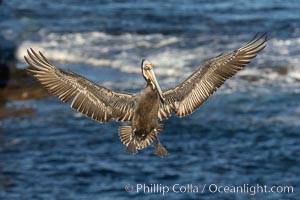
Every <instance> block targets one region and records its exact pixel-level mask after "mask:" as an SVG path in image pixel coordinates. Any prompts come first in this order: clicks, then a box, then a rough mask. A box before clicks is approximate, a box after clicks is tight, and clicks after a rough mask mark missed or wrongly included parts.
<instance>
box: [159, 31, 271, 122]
mask: <svg viewBox="0 0 300 200" xmlns="http://www.w3.org/2000/svg"><path fill="white" fill-rule="evenodd" d="M266 41H267V38H266V36H265V34H263V35H260V36H259V35H256V36H255V37H254V38H253V39H252V40H250V41H249V42H248V43H247V44H245V45H244V46H243V47H241V48H239V49H236V50H235V51H233V52H231V53H228V54H225V55H220V56H218V57H216V58H213V59H211V60H208V61H206V62H205V63H204V64H203V65H201V66H200V67H199V68H198V69H197V70H196V71H195V72H194V73H193V74H192V75H191V76H189V77H188V78H187V79H186V80H184V81H183V82H182V83H181V84H179V85H177V86H176V87H174V88H172V89H169V90H166V91H164V93H163V96H164V97H165V103H164V104H161V105H160V109H159V111H158V117H159V119H160V120H162V119H166V118H168V117H169V116H171V114H172V113H173V112H174V113H175V114H176V116H178V117H183V116H185V115H188V114H191V113H192V112H194V111H195V110H196V109H197V108H198V107H199V106H200V105H201V104H202V103H203V102H205V101H206V100H207V99H208V97H209V96H210V95H212V94H213V93H214V92H215V91H216V90H217V89H218V88H219V87H220V86H221V85H222V84H223V83H224V82H225V80H226V79H228V78H230V77H231V76H233V75H234V74H235V73H236V72H237V71H239V70H241V69H242V68H243V67H245V66H246V65H247V64H248V63H250V61H251V59H253V58H255V57H256V55H257V54H258V52H260V51H261V50H263V49H264V47H265V43H266Z"/></svg>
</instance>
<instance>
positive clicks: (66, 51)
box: [17, 31, 300, 88]
mask: <svg viewBox="0 0 300 200" xmlns="http://www.w3.org/2000/svg"><path fill="white" fill-rule="evenodd" d="M39 35H40V38H41V39H40V40H39V41H24V42H23V43H21V44H20V46H19V47H18V49H17V57H18V59H20V60H23V56H24V55H25V54H26V49H28V48H33V49H35V50H38V51H41V52H43V53H44V54H45V55H46V56H47V57H48V58H49V59H50V60H54V61H60V62H68V63H83V64H86V65H92V66H97V67H112V68H115V69H118V70H120V71H121V72H124V73H140V62H141V60H142V58H147V59H149V60H150V61H151V62H153V63H154V66H155V72H156V74H157V75H158V76H161V77H163V82H164V83H165V84H166V85H171V84H172V83H174V82H180V81H182V80H183V78H182V77H187V76H189V75H190V74H191V73H193V71H194V70H195V69H196V68H197V66H198V65H199V64H201V63H203V61H204V60H207V59H209V58H213V57H215V56H217V55H218V54H219V53H221V52H220V49H221V48H222V47H224V49H225V52H226V51H230V50H232V49H234V48H237V47H239V46H240V45H241V44H243V42H242V41H246V39H245V38H246V37H248V36H243V37H241V36H240V37H236V38H235V39H236V40H237V41H235V42H234V43H230V38H229V37H225V36H224V37H223V38H211V37H209V36H208V37H203V36H199V37H198V38H193V39H191V38H186V37H180V36H168V35H167V36H166V35H162V34H148V35H142V34H131V33H125V34H121V35H109V34H107V33H103V32H83V33H63V34H62V33H47V32H44V31H40V32H39ZM224 42H225V44H224ZM299 52H300V38H291V39H277V38H272V39H270V41H269V42H268V46H267V48H266V49H265V50H264V51H263V52H262V53H260V54H259V56H258V57H257V58H256V59H254V61H253V63H252V64H250V65H249V66H248V67H246V68H245V69H244V70H242V71H240V72H238V73H237V75H236V76H235V77H234V79H240V80H244V81H246V82H248V83H249V82H252V83H255V84H266V83H267V84H268V83H270V84H278V83H282V84H291V83H295V82H299V80H300V70H299V69H298V68H297V67H298V66H299V63H300V57H299V56H298V54H299ZM168 77H169V78H168ZM240 80H238V81H236V82H237V83H236V84H237V85H240V83H238V82H240ZM233 83H235V81H233ZM255 84H254V85H255ZM230 87H231V88H232V87H233V86H232V85H231V86H229V88H230ZM239 87H240V86H239Z"/></svg>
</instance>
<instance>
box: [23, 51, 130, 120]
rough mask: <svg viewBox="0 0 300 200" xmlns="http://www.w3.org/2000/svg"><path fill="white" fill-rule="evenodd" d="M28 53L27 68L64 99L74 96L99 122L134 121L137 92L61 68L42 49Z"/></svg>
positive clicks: (82, 109) (77, 105)
mask: <svg viewBox="0 0 300 200" xmlns="http://www.w3.org/2000/svg"><path fill="white" fill-rule="evenodd" d="M27 53H28V55H29V57H30V59H28V58H27V57H26V56H24V58H25V60H26V62H27V63H28V64H29V65H30V66H31V67H30V68H28V69H27V71H28V72H29V73H30V74H32V75H33V76H35V77H36V78H37V79H38V80H39V81H40V82H41V84H42V85H43V86H44V87H46V88H47V89H48V90H49V92H50V93H52V94H53V95H55V96H58V97H59V98H60V99H61V100H62V101H63V102H67V101H69V100H70V99H73V101H72V104H71V107H72V108H74V109H76V110H77V111H79V112H82V113H84V114H85V115H87V116H88V117H90V118H92V119H95V120H97V121H99V122H107V121H108V120H110V119H111V118H113V119H115V120H117V121H131V120H132V117H133V109H134V98H135V96H134V95H132V94H125V93H120V92H115V91H112V90H109V89H107V88H105V87H102V86H99V85H97V84H95V83H93V82H92V81H89V80H87V79H85V78H84V77H82V76H80V75H78V74H76V73H74V72H71V71H67V72H66V71H63V70H61V69H58V68H56V67H55V66H54V65H53V64H51V63H50V62H49V61H48V59H47V58H46V57H45V56H44V55H43V54H42V53H41V52H39V54H38V53H36V52H35V51H33V50H32V49H30V51H29V50H27Z"/></svg>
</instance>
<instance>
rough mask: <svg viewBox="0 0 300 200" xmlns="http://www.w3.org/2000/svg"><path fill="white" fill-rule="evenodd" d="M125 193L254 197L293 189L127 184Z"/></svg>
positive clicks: (254, 185) (261, 186) (213, 185)
mask: <svg viewBox="0 0 300 200" xmlns="http://www.w3.org/2000/svg"><path fill="white" fill-rule="evenodd" d="M124 188H125V191H126V192H131V193H143V194H162V195H165V194H167V193H200V194H201V193H224V194H229V193H236V194H237V193H241V194H242V193H243V194H249V195H251V196H254V195H256V194H258V193H287V194H288V193H293V192H294V187H293V186H291V185H285V186H280V185H260V184H252V185H251V184H242V185H221V184H203V185H196V184H178V183H175V184H173V185H164V184H159V183H153V184H145V183H137V184H134V185H133V184H127V185H125V187H124Z"/></svg>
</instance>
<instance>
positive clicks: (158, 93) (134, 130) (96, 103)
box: [24, 34, 267, 157]
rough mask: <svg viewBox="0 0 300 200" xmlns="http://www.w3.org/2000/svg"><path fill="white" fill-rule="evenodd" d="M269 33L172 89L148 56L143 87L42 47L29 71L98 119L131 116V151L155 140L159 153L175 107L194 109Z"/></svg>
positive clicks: (179, 111)
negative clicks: (55, 59) (127, 87)
mask: <svg viewBox="0 0 300 200" xmlns="http://www.w3.org/2000/svg"><path fill="white" fill-rule="evenodd" d="M266 41H267V37H266V36H265V34H263V35H256V36H255V37H254V38H253V39H252V40H250V41H249V42H248V43H246V44H245V45H244V46H242V47H240V48H239V49H236V50H234V51H233V52H231V53H228V54H225V55H222V54H221V55H219V56H217V57H216V58H213V59H211V60H208V61H206V62H204V64H202V65H201V66H200V67H199V68H198V69H197V70H196V71H195V72H194V73H193V74H191V75H190V76H189V77H188V78H186V79H185V80H184V81H183V82H182V83H180V84H179V85H177V86H175V87H174V88H172V89H169V90H166V91H162V90H161V88H160V86H159V84H158V81H157V79H156V77H155V74H154V67H153V65H152V63H150V62H149V61H147V60H143V61H142V64H141V70H142V74H143V77H144V78H145V80H146V83H147V84H146V87H145V88H144V89H142V90H141V91H140V92H139V93H136V94H128V93H123V92H116V91H112V90H110V89H107V88H105V87H102V86H100V85H97V84H95V83H93V82H92V81H89V80H87V79H85V78H84V77H82V76H80V75H78V74H76V73H74V72H71V71H64V70H61V69H59V68H57V67H55V65H53V64H52V63H51V62H49V60H48V59H47V58H46V57H45V56H44V55H43V54H42V53H41V52H39V53H36V52H35V51H34V50H32V49H30V50H27V53H28V56H29V57H30V59H29V58H27V57H26V56H24V58H25V60H26V62H27V63H28V64H29V65H30V67H29V68H28V72H29V73H30V74H32V75H33V76H34V77H35V78H37V79H38V80H39V81H40V82H41V84H42V85H43V86H44V87H46V88H47V89H48V90H49V92H50V93H52V94H53V95H55V96H58V97H59V99H61V100H62V101H63V102H67V101H69V100H71V99H72V104H71V108H73V109H76V110H77V111H79V112H82V113H83V114H85V115H86V116H88V117H90V118H92V119H94V120H97V121H99V122H108V121H109V120H110V119H115V120H116V121H124V122H131V126H121V127H120V128H119V136H120V139H121V141H122V142H123V144H124V145H126V146H127V149H126V151H127V152H128V153H131V154H136V153H138V150H140V149H143V148H145V147H147V146H149V145H150V144H151V143H152V142H153V141H154V140H157V143H156V144H155V146H154V154H155V155H158V156H160V157H164V156H166V155H168V151H167V150H166V149H165V147H164V146H163V145H162V144H161V143H160V141H159V139H158V136H159V133H160V132H161V131H162V128H163V126H162V125H161V124H158V120H164V119H167V118H168V117H170V116H171V114H172V113H175V115H176V116H178V117H184V116H186V115H188V114H191V113H192V112H194V111H195V110H196V109H197V108H198V107H199V106H200V105H201V104H202V103H203V102H205V101H206V100H207V99H208V97H209V96H210V95H212V94H213V93H214V92H215V91H216V90H217V88H219V87H220V86H221V85H222V84H223V83H224V82H225V80H226V79H228V78H230V77H231V76H233V75H234V74H235V73H236V72H237V71H239V70H240V69H242V68H243V67H245V66H246V65H247V64H248V63H250V61H251V59H253V58H254V57H256V55H257V54H258V53H259V52H260V51H261V50H262V49H264V47H265V43H266Z"/></svg>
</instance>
